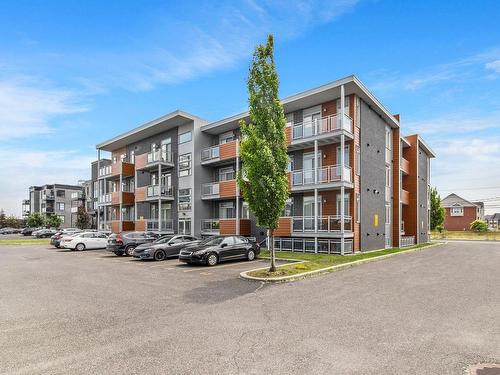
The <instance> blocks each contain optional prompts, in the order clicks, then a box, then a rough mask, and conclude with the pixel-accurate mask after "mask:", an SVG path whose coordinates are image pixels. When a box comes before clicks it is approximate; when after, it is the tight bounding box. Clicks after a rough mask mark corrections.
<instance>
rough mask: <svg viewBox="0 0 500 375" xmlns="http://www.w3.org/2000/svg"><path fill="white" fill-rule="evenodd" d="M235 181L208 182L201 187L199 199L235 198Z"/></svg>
mask: <svg viewBox="0 0 500 375" xmlns="http://www.w3.org/2000/svg"><path fill="white" fill-rule="evenodd" d="M236 189H237V184H236V180H227V181H220V182H210V183H208V184H203V185H202V186H201V199H205V200H206V199H227V198H234V197H236Z"/></svg>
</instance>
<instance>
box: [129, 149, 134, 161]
mask: <svg viewBox="0 0 500 375" xmlns="http://www.w3.org/2000/svg"><path fill="white" fill-rule="evenodd" d="M130 163H131V164H134V163H135V150H132V151H130Z"/></svg>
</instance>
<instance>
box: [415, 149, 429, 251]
mask: <svg viewBox="0 0 500 375" xmlns="http://www.w3.org/2000/svg"><path fill="white" fill-rule="evenodd" d="M428 160H429V158H428V156H427V154H426V153H425V151H424V150H422V148H421V147H419V149H418V176H417V178H418V203H417V205H418V206H417V210H418V232H417V233H418V242H419V243H422V242H428V241H429V238H428V227H429V217H428V209H429V207H428V201H427V189H428V186H429V183H430V181H428V180H427V178H428V171H427V169H428Z"/></svg>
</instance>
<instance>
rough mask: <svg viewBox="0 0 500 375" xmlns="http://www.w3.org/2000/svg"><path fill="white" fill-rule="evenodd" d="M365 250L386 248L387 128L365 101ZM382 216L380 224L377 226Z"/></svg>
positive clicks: (362, 112)
mask: <svg viewBox="0 0 500 375" xmlns="http://www.w3.org/2000/svg"><path fill="white" fill-rule="evenodd" d="M360 124H361V132H360V133H361V136H360V146H361V183H360V188H361V229H360V232H361V233H360V239H361V249H362V251H368V250H375V249H383V248H384V247H385V235H384V231H385V127H386V123H385V122H384V121H383V120H382V119H381V118H380V116H378V115H377V114H376V113H375V112H374V111H373V110H372V109H371V108H369V107H368V105H367V104H366V103H365V102H363V101H361V109H360ZM375 215H378V225H377V226H376V225H375Z"/></svg>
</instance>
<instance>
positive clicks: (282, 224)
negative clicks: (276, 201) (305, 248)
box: [274, 217, 292, 237]
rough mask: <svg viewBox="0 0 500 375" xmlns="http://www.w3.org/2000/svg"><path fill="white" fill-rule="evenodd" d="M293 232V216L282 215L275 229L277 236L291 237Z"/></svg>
mask: <svg viewBox="0 0 500 375" xmlns="http://www.w3.org/2000/svg"><path fill="white" fill-rule="evenodd" d="M291 234H292V218H291V217H280V220H279V223H278V228H277V229H276V230H275V231H274V235H275V236H277V237H289V236H290V235H291Z"/></svg>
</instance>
